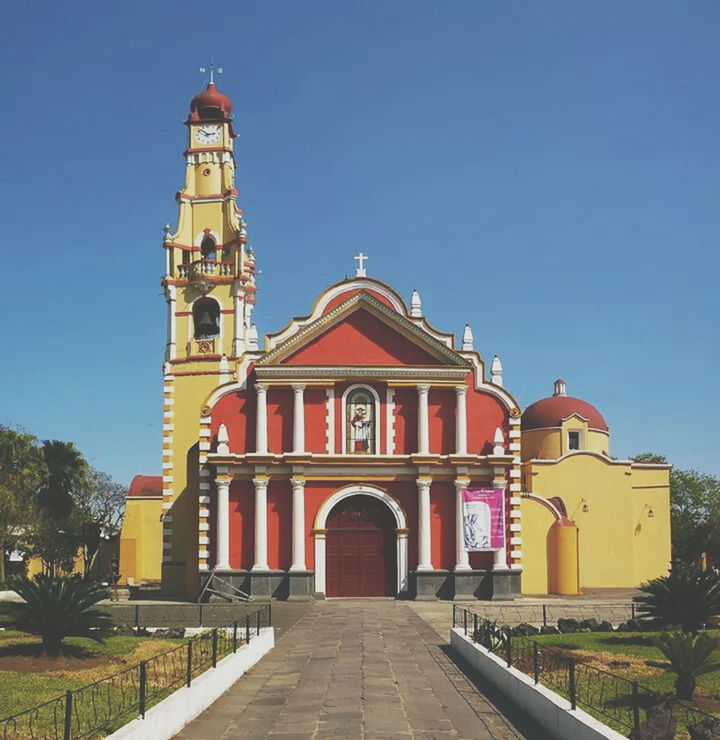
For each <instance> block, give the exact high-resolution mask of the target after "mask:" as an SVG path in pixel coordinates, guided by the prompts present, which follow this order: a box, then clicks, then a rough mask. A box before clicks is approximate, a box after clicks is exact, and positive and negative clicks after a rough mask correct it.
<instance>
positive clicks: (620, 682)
mask: <svg viewBox="0 0 720 740" xmlns="http://www.w3.org/2000/svg"><path fill="white" fill-rule="evenodd" d="M453 627H460V628H461V629H462V630H463V632H464V634H465V635H466V636H467V637H469V638H470V639H471V640H472V641H473V642H476V643H478V644H480V645H482V646H483V647H484V648H486V649H487V650H489V651H490V652H492V653H494V654H495V655H497V656H498V657H501V658H502V659H503V660H504V661H505V663H506V665H507V666H508V667H510V666H512V667H514V668H516V669H517V670H519V671H522V672H523V673H525V674H527V675H528V676H530V677H532V679H533V681H534V682H535V683H536V684H542V685H543V686H547V687H548V688H550V689H552V690H553V691H555V692H556V693H558V694H560V695H561V696H563V697H565V698H566V699H567V700H568V701H569V702H570V707H571V709H572V710H575V709H577V707H578V706H581V707H582V708H583V709H585V710H586V711H588V713H590V714H592V715H593V716H595V717H596V718H597V719H599V720H601V721H602V722H604V723H605V724H607V725H608V726H610V727H612V728H613V729H614V730H616V731H618V732H622V733H623V734H626V735H627V736H628V737H631V738H645V737H682V738H685V737H687V730H688V728H691V727H696V726H697V725H701V724H702V725H703V726H706V725H707V724H708V723H709V724H710V726H712V727H713V728H715V729H716V731H718V730H720V718H718V717H715V716H713V715H710V714H706V713H704V712H701V711H699V710H697V709H695V708H694V707H691V706H688V705H687V704H685V703H683V702H681V701H678V700H673V699H670V698H668V697H667V696H663V695H661V694H659V693H657V692H656V691H653V690H652V689H648V688H646V687H644V686H642V685H641V684H639V683H638V682H637V681H632V680H630V679H627V678H624V677H623V676H619V675H617V674H615V673H611V672H609V671H605V670H603V669H601V668H596V667H595V666H593V665H590V664H589V663H586V662H584V661H582V660H579V659H578V658H577V657H575V656H573V655H572V654H571V653H569V652H568V651H567V650H562V649H559V648H554V647H550V646H547V645H543V644H542V643H540V642H538V641H537V640H535V639H533V638H532V637H527V636H522V635H513V634H512V628H509V627H506V626H498V625H497V624H496V623H495V622H490V621H489V620H487V619H484V618H483V617H482V616H480V615H479V614H476V613H474V612H471V611H470V610H468V609H464V608H462V607H459V606H455V605H454V606H453ZM648 733H650V734H648Z"/></svg>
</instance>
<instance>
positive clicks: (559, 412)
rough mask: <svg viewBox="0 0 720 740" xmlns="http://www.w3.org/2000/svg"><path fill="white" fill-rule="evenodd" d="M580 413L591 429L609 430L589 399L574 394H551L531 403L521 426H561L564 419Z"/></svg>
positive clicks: (542, 427) (543, 427)
mask: <svg viewBox="0 0 720 740" xmlns="http://www.w3.org/2000/svg"><path fill="white" fill-rule="evenodd" d="M572 414H578V415H580V416H582V417H583V418H584V419H587V420H588V425H589V426H590V428H591V429H602V430H603V431H606V432H607V431H608V425H607V424H606V422H605V419H603V415H602V414H601V413H600V412H599V411H598V410H597V409H596V408H595V407H594V406H593V405H592V404H591V403H588V402H587V401H583V400H582V399H580V398H573V397H572V396H560V395H557V396H550V397H549V398H542V399H540V400H539V401H535V403H531V404H530V405H529V406H528V407H527V408H526V409H525V411H524V412H523V415H522V419H521V424H520V428H521V429H523V430H528V429H546V428H547V427H559V426H560V424H561V423H562V420H563V419H567V417H568V416H572Z"/></svg>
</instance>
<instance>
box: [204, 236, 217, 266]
mask: <svg viewBox="0 0 720 740" xmlns="http://www.w3.org/2000/svg"><path fill="white" fill-rule="evenodd" d="M215 246H216V245H215V239H213V238H212V237H211V236H206V237H205V238H204V239H203V240H202V241H201V242H200V251H201V252H202V257H203V259H204V260H214V259H215V254H216V250H215Z"/></svg>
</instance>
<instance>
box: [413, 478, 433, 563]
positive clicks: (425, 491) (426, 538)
mask: <svg viewBox="0 0 720 740" xmlns="http://www.w3.org/2000/svg"><path fill="white" fill-rule="evenodd" d="M417 487H418V565H417V569H418V570H432V569H433V566H432V557H431V549H430V480H429V479H426V478H418V479H417Z"/></svg>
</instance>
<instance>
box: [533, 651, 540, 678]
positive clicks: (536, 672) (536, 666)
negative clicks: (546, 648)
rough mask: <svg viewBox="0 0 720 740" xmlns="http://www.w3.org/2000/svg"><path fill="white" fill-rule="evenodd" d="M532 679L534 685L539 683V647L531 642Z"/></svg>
mask: <svg viewBox="0 0 720 740" xmlns="http://www.w3.org/2000/svg"><path fill="white" fill-rule="evenodd" d="M533 678H534V679H535V685H537V684H538V683H540V646H539V645H538V643H537V642H535V641H534V640H533Z"/></svg>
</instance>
